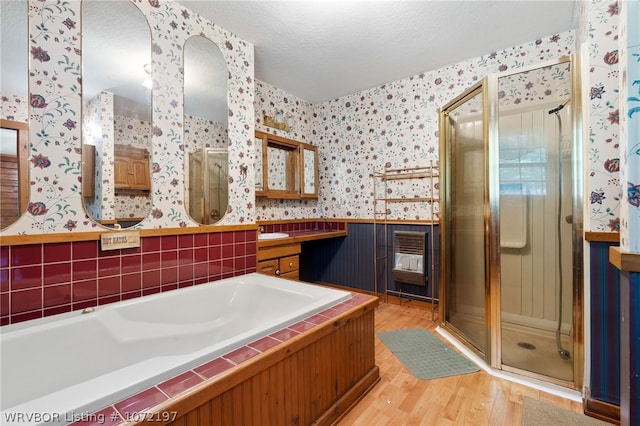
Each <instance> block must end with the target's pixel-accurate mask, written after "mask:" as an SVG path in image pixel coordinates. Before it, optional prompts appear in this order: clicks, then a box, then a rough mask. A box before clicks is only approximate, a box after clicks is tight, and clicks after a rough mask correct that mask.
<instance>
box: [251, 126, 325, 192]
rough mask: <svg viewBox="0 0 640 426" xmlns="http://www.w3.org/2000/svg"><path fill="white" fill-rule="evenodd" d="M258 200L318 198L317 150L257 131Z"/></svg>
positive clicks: (313, 147)
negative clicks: (260, 198)
mask: <svg viewBox="0 0 640 426" xmlns="http://www.w3.org/2000/svg"><path fill="white" fill-rule="evenodd" d="M255 139H256V140H255V143H256V197H263V198H274V199H294V200H295V199H301V198H317V197H318V192H317V179H318V170H317V168H318V160H317V147H315V146H313V145H309V144H305V143H302V142H297V141H294V140H291V139H286V138H283V137H280V136H275V135H271V134H269V133H264V132H260V131H257V132H256V138H255Z"/></svg>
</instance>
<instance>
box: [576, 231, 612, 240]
mask: <svg viewBox="0 0 640 426" xmlns="http://www.w3.org/2000/svg"><path fill="white" fill-rule="evenodd" d="M584 239H585V240H586V241H589V242H599V243H619V242H620V233H619V232H593V231H587V232H585V233H584Z"/></svg>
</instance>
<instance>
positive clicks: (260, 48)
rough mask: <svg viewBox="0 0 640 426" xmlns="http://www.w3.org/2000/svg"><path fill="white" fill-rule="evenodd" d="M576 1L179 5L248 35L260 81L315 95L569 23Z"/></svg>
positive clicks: (346, 90) (335, 93) (347, 90)
mask: <svg viewBox="0 0 640 426" xmlns="http://www.w3.org/2000/svg"><path fill="white" fill-rule="evenodd" d="M577 1H579V0H575V1H574V0H553V1H536V0H528V1H519V0H502V1H477V0H476V1H470V0H467V1H462V0H447V1H443V0H441V1H434V0H430V1H426V0H423V1H318V0H316V1H199V0H178V3H180V4H182V5H184V6H186V7H188V8H189V9H191V10H193V11H195V12H197V13H199V14H201V15H202V16H204V17H206V18H207V19H209V20H210V21H211V22H214V23H216V24H218V25H220V26H221V27H222V28H225V29H226V30H228V31H230V32H232V33H234V34H236V35H238V36H239V37H240V38H242V39H245V40H247V41H249V42H251V43H253V44H254V45H255V57H256V66H255V74H256V78H257V79H258V80H261V81H264V82H266V83H269V84H271V85H273V86H275V87H278V88H280V89H283V90H285V91H287V92H289V93H292V94H294V95H296V96H298V97H300V98H302V99H305V100H307V101H310V102H312V103H317V102H321V101H325V100H329V99H334V98H337V97H340V96H344V95H347V94H351V93H355V92H358V91H360V90H363V89H368V88H371V87H375V86H378V85H381V84H384V83H388V82H391V81H395V80H399V79H402V78H405V77H409V76H412V75H415V74H419V73H421V72H424V71H429V70H432V69H435V68H439V67H442V66H445V65H450V64H453V63H456V62H460V61H462V60H465V59H471V58H474V57H478V56H481V55H484V54H488V53H491V52H492V51H494V50H498V49H503V48H509V47H512V46H516V45H518V44H521V43H525V42H530V41H534V40H536V39H537V38H540V37H545V36H550V35H553V34H557V33H560V32H563V31H567V30H570V29H572V28H575V25H576V22H577V16H576V14H577V5H576V4H575V3H576V2H577Z"/></svg>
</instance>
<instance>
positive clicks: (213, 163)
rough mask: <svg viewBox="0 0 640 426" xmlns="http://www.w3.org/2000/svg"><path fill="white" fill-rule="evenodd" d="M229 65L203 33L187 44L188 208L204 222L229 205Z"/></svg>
mask: <svg viewBox="0 0 640 426" xmlns="http://www.w3.org/2000/svg"><path fill="white" fill-rule="evenodd" d="M227 75H228V71H227V64H226V62H225V60H224V57H223V55H222V52H220V49H218V46H216V45H215V43H213V42H212V41H211V40H209V39H208V38H206V37H203V36H193V37H190V38H189V39H188V40H187V41H186V43H185V46H184V146H185V152H186V155H185V161H186V165H185V172H186V176H185V178H186V179H185V182H186V207H187V211H188V212H189V215H190V216H191V218H192V219H193V220H194V221H196V222H198V223H200V224H203V225H209V224H214V223H217V222H219V221H220V220H222V218H223V217H224V215H225V213H226V212H227V209H228V206H229V174H228V168H229V153H228V147H229V134H228V127H227V126H228V125H227V120H228V116H229V113H228V107H227Z"/></svg>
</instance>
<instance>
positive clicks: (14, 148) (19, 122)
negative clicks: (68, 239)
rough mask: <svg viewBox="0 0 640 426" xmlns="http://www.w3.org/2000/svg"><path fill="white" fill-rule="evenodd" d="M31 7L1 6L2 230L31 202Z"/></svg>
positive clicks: (21, 0)
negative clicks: (29, 33)
mask: <svg viewBox="0 0 640 426" xmlns="http://www.w3.org/2000/svg"><path fill="white" fill-rule="evenodd" d="M27 15H28V4H27V1H26V0H10V1H2V2H0V19H1V22H0V23H1V24H2V25H1V26H0V43H1V46H0V64H1V69H0V79H1V80H0V88H1V89H2V90H1V93H0V96H1V97H2V98H1V99H2V101H1V102H0V229H4V228H6V227H7V226H9V225H11V224H13V223H14V222H15V221H16V220H18V218H19V217H20V215H22V213H24V212H25V210H26V209H27V204H28V202H29V146H28V144H29V124H28V121H29V120H28V117H29V110H28V105H29V99H28V77H29V70H28V51H29V50H28V39H29V36H28V32H29V31H28V24H27Z"/></svg>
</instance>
